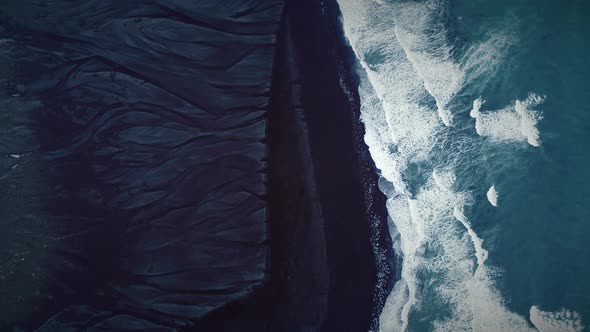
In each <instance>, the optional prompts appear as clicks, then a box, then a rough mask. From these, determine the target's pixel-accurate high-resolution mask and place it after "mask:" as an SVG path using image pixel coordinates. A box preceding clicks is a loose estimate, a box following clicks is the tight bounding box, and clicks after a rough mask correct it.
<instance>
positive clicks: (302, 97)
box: [195, 0, 395, 331]
mask: <svg viewBox="0 0 590 332" xmlns="http://www.w3.org/2000/svg"><path fill="white" fill-rule="evenodd" d="M284 11H285V12H284V14H283V19H282V24H281V30H280V33H279V42H278V48H277V54H276V57H275V64H274V70H273V84H272V88H271V104H270V109H269V113H268V114H269V115H268V117H269V128H268V135H269V136H268V146H269V147H268V152H269V161H268V162H269V170H268V172H269V218H270V220H269V226H270V232H271V236H270V238H271V241H270V243H271V262H270V268H269V272H270V280H269V281H268V283H267V284H266V285H265V286H263V287H260V288H258V289H256V290H255V291H254V294H253V296H252V297H251V298H249V299H245V300H243V301H240V302H238V303H234V304H232V305H229V306H227V307H225V308H223V309H221V310H219V311H217V312H216V313H215V314H213V315H211V316H209V317H207V318H206V319H204V320H203V321H202V322H201V323H200V324H198V325H197V329H195V331H196V330H199V331H210V330H211V331H213V330H221V331H320V330H321V331H369V330H371V331H375V330H378V322H379V321H378V319H379V314H380V312H381V309H382V307H383V304H384V303H385V299H386V297H387V295H388V294H389V292H390V290H391V288H392V285H393V278H394V276H395V273H394V271H395V260H394V255H393V250H392V249H391V248H392V246H391V239H390V237H389V230H388V228H387V227H388V226H387V211H386V207H385V197H384V195H383V194H382V193H381V192H380V191H379V189H378V186H377V181H378V175H377V170H376V168H375V165H374V163H373V161H372V159H371V157H370V155H369V151H368V147H367V146H366V145H365V143H364V139H363V136H364V125H363V124H362V123H361V122H360V119H359V117H360V104H359V96H358V92H357V87H358V82H359V78H358V76H357V74H356V72H355V70H354V69H355V67H356V66H357V60H356V57H355V55H354V53H353V51H352V49H351V48H350V45H349V44H348V42H347V40H346V38H345V36H344V33H343V31H342V27H341V22H340V11H339V7H338V4H337V3H336V1H335V0H334V1H325V2H321V3H318V2H316V1H313V0H299V1H287V3H286V6H285V9H284ZM317 197H319V203H320V206H318V205H317V203H318V199H317Z"/></svg>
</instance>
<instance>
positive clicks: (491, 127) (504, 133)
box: [470, 92, 544, 146]
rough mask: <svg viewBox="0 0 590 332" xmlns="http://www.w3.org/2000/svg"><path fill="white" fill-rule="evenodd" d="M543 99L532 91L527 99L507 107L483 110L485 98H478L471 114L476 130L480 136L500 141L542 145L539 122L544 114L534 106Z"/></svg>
mask: <svg viewBox="0 0 590 332" xmlns="http://www.w3.org/2000/svg"><path fill="white" fill-rule="evenodd" d="M543 101H544V97H542V96H539V95H537V94H535V93H532V92H531V93H530V94H529V96H528V97H527V98H526V99H525V100H522V101H521V100H516V101H515V102H514V103H513V104H511V105H510V106H508V107H506V108H503V109H500V110H495V111H489V112H481V111H480V109H481V106H482V104H483V100H482V99H481V98H478V99H476V100H475V101H474V102H473V109H472V110H471V113H470V115H471V117H473V118H475V130H476V132H477V134H478V135H480V136H488V137H491V138H492V139H495V140H498V141H527V142H528V143H529V144H530V145H532V146H540V145H541V141H540V139H539V130H538V129H537V123H538V122H539V120H541V119H542V115H541V113H540V112H538V111H535V110H534V109H533V108H534V107H536V106H537V105H539V104H541V103H542V102H543Z"/></svg>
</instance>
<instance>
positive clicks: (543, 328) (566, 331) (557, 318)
mask: <svg viewBox="0 0 590 332" xmlns="http://www.w3.org/2000/svg"><path fill="white" fill-rule="evenodd" d="M529 314H530V319H531V322H532V323H533V325H535V327H536V328H537V330H539V332H578V331H583V330H584V326H583V325H582V318H581V317H580V315H579V314H578V313H577V312H575V311H570V310H566V309H561V310H560V311H557V312H546V311H542V310H541V309H539V307H537V306H532V307H531V310H530V311H529Z"/></svg>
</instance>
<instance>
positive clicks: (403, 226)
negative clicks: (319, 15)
mask: <svg viewBox="0 0 590 332" xmlns="http://www.w3.org/2000/svg"><path fill="white" fill-rule="evenodd" d="M338 3H339V6H340V10H341V12H342V22H343V28H344V31H345V34H346V37H347V38H348V40H349V42H350V45H351V46H352V48H353V50H354V52H355V54H356V56H357V58H358V68H356V70H357V72H358V74H359V76H360V81H361V82H360V86H359V94H360V97H361V120H362V121H363V123H364V125H365V129H366V135H365V142H366V144H367V145H368V147H369V150H370V153H371V156H372V158H373V160H374V161H375V164H376V166H377V168H378V170H379V174H380V176H381V180H380V189H381V190H382V191H383V192H384V193H385V194H386V196H387V198H388V200H387V209H388V214H389V217H390V233H391V236H392V239H393V240H394V241H393V242H394V249H395V252H396V254H397V256H398V257H397V259H398V260H399V262H400V263H401V270H400V271H398V274H399V275H398V278H399V280H398V281H397V282H396V283H395V286H394V289H393V291H392V292H391V293H390V294H389V296H388V298H387V302H386V304H385V307H384V308H383V311H382V312H381V313H380V329H381V331H406V330H407V331H535V330H538V331H586V330H588V327H587V326H588V325H589V324H590V284H589V283H588V281H589V280H590V266H589V264H588V263H589V262H590V246H589V245H588V244H587V241H586V239H587V238H588V234H590V176H589V175H587V165H589V164H590V149H589V148H588V147H587V146H586V144H587V143H588V142H589V141H590V140H589V139H590V107H589V106H588V102H587V99H588V97H590V91H589V90H590V85H589V84H588V83H587V78H588V77H590V66H589V65H588V63H587V54H590V52H589V51H590V50H589V48H590V20H588V19H587V18H586V17H587V16H588V14H590V3H588V2H585V1H575V0H572V1H563V2H558V1H546V0H538V1H519V0H498V1H483V0H469V1H467V0H463V1H393V0H338Z"/></svg>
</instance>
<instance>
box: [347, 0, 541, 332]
mask: <svg viewBox="0 0 590 332" xmlns="http://www.w3.org/2000/svg"><path fill="white" fill-rule="evenodd" d="M338 2H339V4H340V9H341V11H342V14H343V28H344V31H345V34H346V36H347V38H348V40H349V42H350V44H351V46H352V48H353V50H354V52H355V54H356V56H357V58H358V59H359V63H360V67H361V68H360V70H359V76H360V86H359V95H360V98H361V120H362V121H363V123H364V125H365V131H366V134H365V143H366V144H367V145H368V147H369V151H370V153H371V157H372V158H373V160H374V161H375V164H376V166H377V168H378V169H379V172H380V175H381V176H382V179H381V181H380V188H382V189H383V191H384V193H385V194H386V196H387V198H388V199H387V210H388V213H389V216H390V220H391V223H392V224H391V227H392V228H395V232H391V233H392V239H393V241H394V248H396V253H397V254H399V255H401V257H402V258H403V264H402V266H401V272H400V276H401V279H400V280H399V281H398V282H396V284H395V285H394V287H393V290H392V292H391V293H390V295H389V296H388V298H387V300H386V303H385V306H384V308H383V311H382V313H381V315H380V329H381V331H405V330H408V329H411V325H412V321H413V320H414V319H413V317H415V320H417V321H420V320H422V321H428V322H431V324H432V329H433V330H436V331H528V330H531V329H530V328H529V323H528V322H527V320H526V319H525V318H524V317H521V316H519V315H516V314H514V313H512V312H510V311H509V310H508V309H507V308H506V307H505V306H504V301H503V299H502V297H501V296H500V295H499V293H498V291H497V290H496V289H495V287H494V276H495V274H494V273H492V272H491V271H492V270H491V269H490V268H488V266H487V256H488V252H487V250H486V249H485V248H484V243H485V242H484V240H483V239H482V238H480V237H479V236H478V235H477V233H476V229H477V227H475V226H476V225H474V224H472V223H471V222H470V221H469V219H468V217H467V216H466V213H465V211H464V207H465V206H469V205H470V204H473V200H474V198H473V195H472V193H470V192H468V191H466V190H464V189H461V186H460V185H459V184H457V183H456V182H457V181H456V178H455V177H456V174H457V167H459V166H460V162H461V160H465V159H466V158H469V156H467V157H466V156H465V154H466V153H470V151H472V149H473V146H474V145H476V144H478V142H479V141H480V140H479V139H478V136H475V135H473V137H462V138H455V139H453V140H452V142H453V145H452V146H450V147H449V149H443V150H444V151H445V152H444V155H441V149H440V145H441V144H447V143H446V142H449V141H451V140H449V139H448V135H451V134H452V132H451V131H452V128H453V127H450V126H451V125H452V124H453V118H454V115H453V112H452V105H453V99H454V98H455V96H456V95H457V94H458V92H459V91H460V90H461V88H462V87H463V84H464V82H465V80H466V76H465V73H466V72H467V69H466V67H465V66H464V65H461V64H460V63H459V62H458V61H456V60H455V59H454V58H453V55H452V54H453V48H452V47H451V46H449V45H450V44H451V43H450V42H448V40H447V39H446V38H447V37H446V36H447V31H446V29H445V26H444V22H445V11H446V6H445V4H444V3H443V2H439V1H425V2H400V3H391V2H384V1H363V0H339V1H338ZM480 53H481V52H480ZM478 54H479V53H478ZM481 54H484V53H481ZM467 63H470V66H472V67H473V68H483V67H486V65H487V64H486V63H480V64H479V67H478V66H475V65H474V64H473V61H471V62H467ZM479 70H480V71H481V72H482V73H483V72H490V71H491V69H489V70H488V69H486V70H484V69H479ZM482 105H483V100H480V102H478V103H474V109H476V108H477V109H476V110H475V111H473V112H472V113H473V116H474V117H475V118H476V119H478V118H481V116H482V114H481V113H483V112H481V111H480V109H481V107H482ZM515 114H518V113H516V111H515ZM451 147H452V149H451ZM410 169H413V170H416V169H418V171H419V172H420V178H421V179H422V180H421V181H420V182H419V183H418V184H416V183H409V182H408V181H411V180H412V179H411V178H410V179H408V177H409V174H410V173H409V170H410ZM414 172H415V171H414ZM394 233H395V234H394ZM433 276H436V277H433ZM424 300H427V301H428V303H430V304H434V303H436V304H437V306H435V308H433V306H432V305H428V306H425V305H423V304H424V303H425V302H424ZM446 311H450V312H449V314H448V315H442V316H441V314H440V313H441V312H446ZM435 317H436V318H435Z"/></svg>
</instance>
